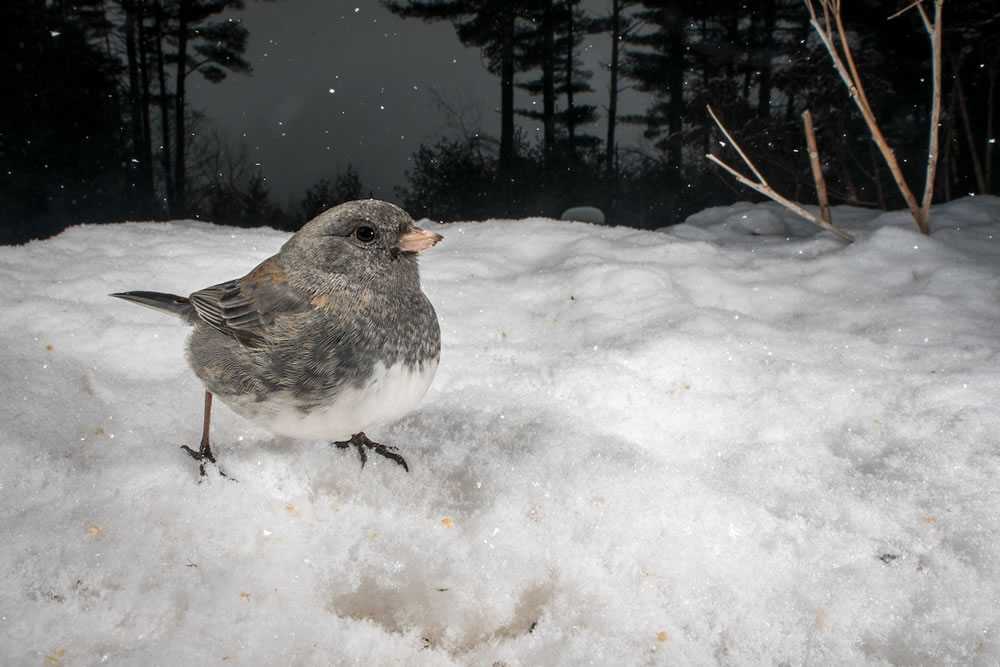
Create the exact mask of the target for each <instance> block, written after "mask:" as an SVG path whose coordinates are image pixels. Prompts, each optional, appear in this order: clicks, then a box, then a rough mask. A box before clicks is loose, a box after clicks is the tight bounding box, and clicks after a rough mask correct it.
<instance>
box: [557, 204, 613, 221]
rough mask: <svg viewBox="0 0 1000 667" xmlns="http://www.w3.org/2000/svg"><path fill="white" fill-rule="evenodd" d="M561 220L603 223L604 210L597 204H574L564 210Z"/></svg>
mask: <svg viewBox="0 0 1000 667" xmlns="http://www.w3.org/2000/svg"><path fill="white" fill-rule="evenodd" d="M559 219H560V220H574V221H576V222H593V223H596V224H598V225H603V224H604V222H605V218H604V211H602V210H601V209H599V208H597V207H595V206H574V207H573V208H568V209H566V210H565V211H563V212H562V215H560V216H559Z"/></svg>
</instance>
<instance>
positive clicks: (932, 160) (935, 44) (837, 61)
mask: <svg viewBox="0 0 1000 667" xmlns="http://www.w3.org/2000/svg"><path fill="white" fill-rule="evenodd" d="M932 1H933V2H934V22H933V23H932V22H931V21H930V19H929V18H928V17H927V14H926V12H925V11H924V8H923V5H922V0H916V2H914V3H912V4H911V5H909V6H908V7H906V8H905V9H903V10H901V11H899V12H896V13H895V14H893V15H892V16H891V17H890V18H895V17H896V16H899V15H900V14H902V13H903V12H905V11H907V10H909V9H912V8H913V7H917V8H918V9H919V10H920V15H921V18H922V19H923V21H924V27H925V28H926V29H927V32H928V34H929V35H930V38H931V58H932V62H933V72H934V74H933V86H934V88H933V96H934V99H933V107H932V111H931V128H930V142H929V146H928V149H927V176H926V181H925V184H924V197H923V202H922V203H918V202H917V199H916V197H914V195H913V192H912V191H911V190H910V187H909V186H908V185H907V184H906V179H904V178H903V172H902V170H901V169H900V168H899V162H898V161H897V160H896V154H895V153H894V152H893V150H892V149H891V148H890V147H889V143H888V142H887V141H886V139H885V136H884V135H883V134H882V130H881V129H880V128H879V126H878V122H877V121H876V120H875V114H874V113H873V112H872V108H871V105H870V104H869V103H868V97H867V95H865V89H864V86H862V85H861V77H860V76H859V75H858V70H857V67H856V66H855V64H854V55H853V54H852V53H851V47H850V44H849V43H848V40H847V34H846V33H847V31H846V29H845V28H844V24H843V21H842V20H841V17H840V0H818V2H819V3H820V6H821V7H822V8H823V25H820V20H819V17H817V15H816V9H815V7H813V3H812V0H805V4H806V7H807V8H808V9H809V15H810V23H811V24H812V26H813V28H815V30H816V34H817V35H819V38H820V41H822V42H823V46H825V47H826V50H827V51H828V52H829V54H830V57H831V58H832V59H833V66H834V68H836V70H837V73H838V74H839V75H840V78H841V79H842V80H843V82H844V85H845V86H847V90H848V92H850V95H851V99H853V100H854V103H855V104H856V105H857V107H858V109H859V110H860V111H861V117H862V118H864V119H865V124H866V125H868V131H869V132H871V135H872V139H873V140H874V141H875V144H876V145H877V146H878V148H879V151H880V152H881V153H882V157H883V158H884V159H885V161H886V164H887V165H888V166H889V171H890V172H891V173H892V177H893V179H894V180H895V181H896V186H897V187H898V188H899V191H900V193H901V194H902V195H903V199H905V200H906V205H907V206H908V207H909V208H910V213H911V214H912V215H913V219H914V220H915V221H916V223H917V227H918V228H919V229H920V231H921V232H922V233H924V234H927V233H928V232H929V231H930V224H929V221H930V204H931V200H932V199H933V197H934V177H935V174H936V172H937V160H938V125H939V121H940V118H941V8H942V6H943V5H944V0H932ZM831 17H832V18H831ZM834 24H836V27H837V37H838V40H839V42H840V46H841V48H842V49H843V52H844V55H843V58H841V55H840V51H838V50H837V46H836V44H835V43H834V39H833V25H834ZM845 60H846V61H847V64H846V65H845V64H844V61H845Z"/></svg>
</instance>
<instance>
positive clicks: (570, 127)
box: [566, 3, 576, 158]
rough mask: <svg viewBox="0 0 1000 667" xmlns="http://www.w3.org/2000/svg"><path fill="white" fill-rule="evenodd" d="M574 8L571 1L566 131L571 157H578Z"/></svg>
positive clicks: (567, 29)
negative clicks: (574, 73)
mask: <svg viewBox="0 0 1000 667" xmlns="http://www.w3.org/2000/svg"><path fill="white" fill-rule="evenodd" d="M573 8H574V5H573V4H572V3H569V4H568V5H567V7H566V10H567V12H568V15H567V17H566V21H567V24H566V133H567V138H566V140H567V144H568V145H567V149H568V150H569V155H570V157H571V158H575V157H576V116H575V115H574V111H573V46H574V44H573V39H574V35H573V28H574V25H573Z"/></svg>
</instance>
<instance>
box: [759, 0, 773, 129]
mask: <svg viewBox="0 0 1000 667" xmlns="http://www.w3.org/2000/svg"><path fill="white" fill-rule="evenodd" d="M774 3H775V0H764V2H763V7H762V9H761V12H762V14H763V15H764V16H763V18H764V35H763V38H762V39H761V42H762V45H763V48H762V49H760V51H759V54H758V58H759V65H760V67H759V68H758V70H759V71H760V76H759V77H758V79H757V85H758V89H757V117H758V118H770V117H771V60H772V59H771V54H772V53H773V52H774V30H775V25H776V23H777V20H778V18H777V8H776V7H775V6H774Z"/></svg>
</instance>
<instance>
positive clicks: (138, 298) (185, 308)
mask: <svg viewBox="0 0 1000 667" xmlns="http://www.w3.org/2000/svg"><path fill="white" fill-rule="evenodd" d="M109 296H114V297H117V298H119V299H125V300H126V301H131V302H132V303H137V304H139V305H140V306H146V307H147V308H152V309H154V310H159V311H163V312H164V313H170V314H171V315H176V316H177V317H180V318H181V319H184V320H191V319H192V318H193V317H194V316H195V312H194V306H192V305H191V300H190V299H188V298H187V297H186V296H177V295H176V294H165V293H163V292H117V293H115V294H111V295H109Z"/></svg>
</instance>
